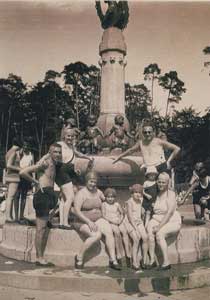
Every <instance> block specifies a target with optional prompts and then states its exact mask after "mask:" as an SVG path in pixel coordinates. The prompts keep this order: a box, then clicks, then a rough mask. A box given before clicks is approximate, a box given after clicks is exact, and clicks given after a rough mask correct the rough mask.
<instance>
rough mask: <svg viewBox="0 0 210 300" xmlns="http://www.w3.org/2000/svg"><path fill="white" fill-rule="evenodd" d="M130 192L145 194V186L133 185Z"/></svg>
mask: <svg viewBox="0 0 210 300" xmlns="http://www.w3.org/2000/svg"><path fill="white" fill-rule="evenodd" d="M129 190H130V191H131V193H132V194H133V193H141V194H142V193H143V186H142V185H141V184H138V183H136V184H133V185H132V186H131V187H129Z"/></svg>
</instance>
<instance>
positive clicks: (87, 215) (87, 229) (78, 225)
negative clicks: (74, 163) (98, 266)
mask: <svg viewBox="0 0 210 300" xmlns="http://www.w3.org/2000/svg"><path fill="white" fill-rule="evenodd" d="M85 179H86V186H85V187H84V188H82V189H81V190H79V191H78V193H77V194H76V197H75V200H74V213H75V219H74V222H73V225H74V227H75V229H76V230H78V231H79V232H81V233H83V234H84V235H86V236H87V239H86V240H85V241H84V242H83V244H82V247H81V249H80V251H79V253H78V254H77V255H76V256H75V267H76V268H77V269H82V268H83V265H84V256H85V253H86V252H87V250H88V249H89V248H90V247H91V246H92V245H93V244H95V243H96V242H97V241H99V240H100V239H101V237H102V236H104V237H105V244H106V248H107V251H108V254H109V258H110V263H109V266H110V267H111V268H112V269H115V270H120V266H119V264H118V262H117V260H116V256H115V241H114V236H113V232H112V228H111V225H110V224H109V222H108V221H107V220H105V219H103V218H102V201H104V195H103V193H102V192H101V191H100V190H99V189H98V188H97V175H96V173H94V172H89V173H87V175H86V178H85Z"/></svg>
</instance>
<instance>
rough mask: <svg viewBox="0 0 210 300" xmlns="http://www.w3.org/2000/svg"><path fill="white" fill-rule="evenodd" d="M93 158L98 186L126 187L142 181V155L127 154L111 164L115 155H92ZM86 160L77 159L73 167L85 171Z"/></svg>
mask: <svg viewBox="0 0 210 300" xmlns="http://www.w3.org/2000/svg"><path fill="white" fill-rule="evenodd" d="M92 157H93V158H94V171H96V172H97V174H98V176H99V180H98V185H99V187H102V189H103V188H104V187H107V186H112V187H115V188H116V189H120V188H122V189H124V188H128V187H129V186H130V185H132V184H134V183H143V180H144V175H143V172H142V170H141V168H140V167H141V165H142V163H143V159H142V157H141V156H140V155H139V156H127V157H125V158H123V159H122V160H120V161H118V162H117V163H115V164H113V161H114V159H115V158H116V155H110V156H92ZM87 164H88V161H87V160H84V159H77V160H76V163H75V168H76V169H80V170H81V172H82V174H84V173H85V171H86V168H87Z"/></svg>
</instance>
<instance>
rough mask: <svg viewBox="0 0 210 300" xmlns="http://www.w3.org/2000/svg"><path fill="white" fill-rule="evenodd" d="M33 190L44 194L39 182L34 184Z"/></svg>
mask: <svg viewBox="0 0 210 300" xmlns="http://www.w3.org/2000/svg"><path fill="white" fill-rule="evenodd" d="M32 188H33V190H34V192H35V193H36V192H38V190H41V191H42V192H43V190H42V187H41V186H40V184H39V182H38V181H34V182H32Z"/></svg>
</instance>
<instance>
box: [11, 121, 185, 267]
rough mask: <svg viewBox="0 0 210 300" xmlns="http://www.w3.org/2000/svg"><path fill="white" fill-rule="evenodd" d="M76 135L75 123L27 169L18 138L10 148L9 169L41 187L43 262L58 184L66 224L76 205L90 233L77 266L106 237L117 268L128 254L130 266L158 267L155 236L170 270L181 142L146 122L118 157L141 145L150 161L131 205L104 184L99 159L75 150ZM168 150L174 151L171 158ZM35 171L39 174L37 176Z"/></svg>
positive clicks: (78, 221) (38, 240)
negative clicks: (83, 170) (78, 165)
mask: <svg viewBox="0 0 210 300" xmlns="http://www.w3.org/2000/svg"><path fill="white" fill-rule="evenodd" d="M76 137H77V131H76V130H75V129H74V128H69V127H67V128H65V130H64V131H63V140H62V141H60V142H57V143H54V144H52V145H51V146H50V148H49V153H47V154H46V155H44V156H43V157H42V158H41V159H40V160H39V161H38V162H37V163H36V164H32V165H30V166H27V167H23V168H22V167H21V166H20V163H19V162H20V159H19V153H20V149H21V147H20V145H18V144H17V143H16V144H15V145H13V147H12V149H11V151H10V153H7V157H6V161H7V173H8V174H9V173H10V175H11V173H12V174H13V176H14V178H15V177H19V178H23V179H24V180H26V181H27V182H30V183H32V184H33V185H34V186H35V188H36V192H35V193H34V198H33V205H34V209H35V212H36V236H35V247H36V255H37V261H36V263H37V265H41V266H49V265H51V263H49V262H48V261H46V260H45V258H44V250H45V246H46V242H47V237H48V233H49V224H50V223H49V220H50V219H51V218H52V217H53V215H54V212H55V210H54V208H55V206H56V203H57V197H56V193H55V191H54V184H55V183H56V184H57V185H58V186H59V188H60V191H61V195H62V197H61V198H62V200H61V201H60V219H61V221H60V222H61V226H64V228H68V227H69V223H68V216H69V212H70V210H71V211H72V212H73V216H74V218H73V221H72V225H73V226H74V228H75V229H76V230H78V231H79V232H81V233H82V234H84V235H85V236H86V239H85V240H84V242H83V243H82V246H81V249H80V251H79V253H77V255H76V256H75V266H76V267H77V268H83V266H84V261H85V254H86V252H87V250H88V249H89V248H90V247H91V246H92V245H93V244H94V243H96V242H97V241H99V240H100V239H101V238H102V237H103V238H104V239H105V245H106V249H107V252H108V255H109V265H110V267H111V268H113V269H115V270H120V269H121V266H120V264H121V259H122V257H123V256H124V255H125V257H126V262H127V266H129V267H132V268H134V269H135V270H139V268H140V266H141V268H142V269H145V268H153V267H155V266H156V261H155V240H156V242H157V244H158V245H159V246H160V249H161V250H162V253H163V264H162V265H161V267H160V269H162V270H166V269H169V268H170V262H169V258H168V251H167V249H168V248H167V243H166V238H167V236H168V235H170V234H174V233H177V232H178V231H179V230H180V227H181V218H180V215H179V213H178V212H177V210H176V199H175V193H174V191H172V190H170V188H169V187H170V175H169V174H170V166H171V161H172V160H173V159H174V158H175V157H176V155H177V154H178V152H179V147H177V146H176V145H174V144H171V143H169V142H167V141H166V140H164V139H160V138H157V137H156V136H155V131H154V128H153V125H152V124H151V123H144V124H143V127H142V139H141V140H140V141H138V142H137V143H136V144H135V145H134V146H133V147H132V148H130V149H128V150H127V151H125V152H124V153H122V154H121V155H120V156H118V157H117V158H116V159H115V160H114V161H113V163H117V162H118V161H119V160H121V159H123V157H124V156H126V155H128V154H129V153H132V152H135V151H138V150H140V151H141V153H142V156H143V160H144V164H143V166H142V167H143V168H144V169H145V174H146V177H147V180H146V182H145V183H144V186H142V185H140V184H134V185H133V186H131V187H130V192H131V196H130V198H129V199H128V200H127V201H126V204H125V207H121V205H120V204H119V203H118V202H117V201H116V199H117V193H116V190H115V189H113V188H112V187H110V188H107V189H106V190H105V191H104V193H103V192H102V191H100V190H99V189H98V187H97V174H96V173H95V172H94V171H93V170H94V159H93V158H92V157H90V156H87V155H85V154H82V153H80V152H78V151H77V150H76V149H75V140H76ZM165 150H170V151H171V154H170V156H169V157H168V159H167V160H166V159H165V154H164V151H165ZM11 154H12V155H11ZM75 157H80V158H83V159H85V160H88V161H89V162H88V166H89V171H88V172H87V174H86V176H85V186H84V187H83V188H78V180H79V179H80V177H81V174H80V171H79V170H76V169H75V165H74V163H75ZM90 166H91V167H90ZM92 169H93V170H92ZM34 173H35V174H36V176H32V174H34ZM14 186H17V183H16V181H13V182H12V181H10V182H8V188H9V190H8V197H7V208H6V215H7V216H6V218H7V221H11V199H12V196H13V197H14V190H15V189H14ZM148 253H149V255H148Z"/></svg>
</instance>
